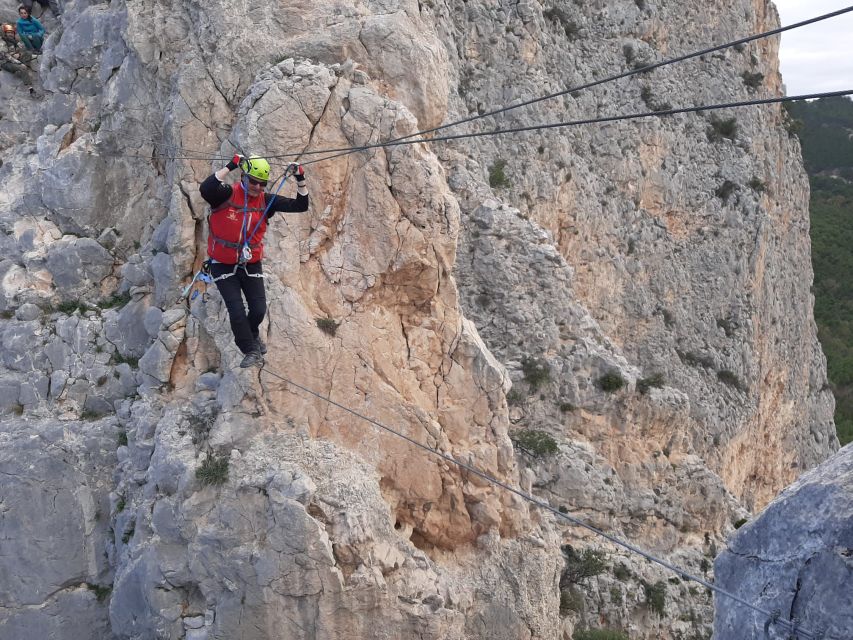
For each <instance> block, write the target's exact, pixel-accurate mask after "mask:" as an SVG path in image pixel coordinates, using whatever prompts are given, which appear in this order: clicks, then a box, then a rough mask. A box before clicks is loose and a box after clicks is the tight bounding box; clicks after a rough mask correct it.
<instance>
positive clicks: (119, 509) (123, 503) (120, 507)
mask: <svg viewBox="0 0 853 640" xmlns="http://www.w3.org/2000/svg"><path fill="white" fill-rule="evenodd" d="M126 506H127V501H126V500H125V499H124V498H119V499H118V502H116V513H121V512H122V511H124V508H125V507H126Z"/></svg>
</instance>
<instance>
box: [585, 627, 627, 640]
mask: <svg viewBox="0 0 853 640" xmlns="http://www.w3.org/2000/svg"><path fill="white" fill-rule="evenodd" d="M572 640H629V638H628V636H627V635H625V634H624V633H623V632H621V631H614V630H612V629H586V630H580V629H579V630H577V631H575V632H574V633H573V634H572Z"/></svg>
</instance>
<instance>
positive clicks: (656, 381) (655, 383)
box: [637, 373, 663, 395]
mask: <svg viewBox="0 0 853 640" xmlns="http://www.w3.org/2000/svg"><path fill="white" fill-rule="evenodd" d="M662 386H663V374H662V373H655V374H653V375H651V376H649V377H648V378H640V379H639V380H637V391H639V392H640V393H642V394H643V395H646V394H647V393H648V392H649V389H651V388H652V387H654V388H655V389H660V388H661V387H662Z"/></svg>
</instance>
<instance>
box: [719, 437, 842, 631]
mask: <svg viewBox="0 0 853 640" xmlns="http://www.w3.org/2000/svg"><path fill="white" fill-rule="evenodd" d="M715 574H716V577H717V584H719V585H720V586H721V587H723V588H725V589H727V590H728V591H731V592H733V593H736V594H738V595H739V596H740V597H742V598H744V599H746V600H748V601H749V602H752V603H753V604H756V605H758V606H760V607H762V608H763V609H765V610H767V611H779V612H780V613H781V614H782V616H783V617H784V618H785V619H789V620H790V619H796V620H797V621H798V622H799V623H800V624H801V625H802V627H803V629H806V630H808V631H810V632H813V633H818V632H821V631H822V632H823V633H824V636H823V637H824V638H827V639H829V638H838V639H839V640H840V639H841V638H847V637H849V636H850V629H852V628H853V446H849V445H848V446H846V447H844V448H843V449H842V450H841V451H839V452H838V453H837V454H835V456H833V457H832V458H830V459H829V460H827V461H826V462H824V463H823V464H822V465H820V466H819V467H818V468H817V469H813V470H812V471H810V472H808V473H806V474H805V475H803V477H801V478H800V479H799V480H797V481H796V482H795V483H794V484H792V485H791V486H790V487H788V488H787V489H785V490H784V491H783V492H782V493H781V494H779V496H778V497H776V499H775V500H773V502H771V503H770V504H769V505H768V506H767V508H766V509H765V510H764V512H762V513H761V515H760V516H759V517H758V518H756V519H755V520H754V521H753V522H750V523H748V524H746V525H745V526H744V527H743V528H741V529H740V530H739V531H738V532H737V534H735V535H734V537H733V538H732V539H731V540H730V541H729V544H728V548H727V549H726V550H725V551H724V552H723V553H722V554H720V556H719V557H718V558H717V562H716V563H715ZM716 604H717V610H716V616H715V618H714V637H715V638H720V639H721V640H726V639H728V638H732V639H733V638H764V637H765V635H764V629H763V626H762V623H763V621H761V620H757V617H758V614H755V613H754V612H752V611H750V610H748V609H746V608H744V607H742V606H741V605H738V604H737V603H734V602H732V601H730V600H728V599H726V598H721V597H718V598H717V603H716ZM789 635H790V634H789V632H788V631H786V630H785V629H784V628H782V627H781V626H780V625H771V633H770V637H771V638H787V637H788V636H789Z"/></svg>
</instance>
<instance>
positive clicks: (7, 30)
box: [0, 24, 33, 92]
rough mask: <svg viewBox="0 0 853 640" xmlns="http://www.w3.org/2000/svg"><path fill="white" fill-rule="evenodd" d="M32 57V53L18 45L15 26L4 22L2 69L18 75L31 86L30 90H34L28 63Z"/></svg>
mask: <svg viewBox="0 0 853 640" xmlns="http://www.w3.org/2000/svg"><path fill="white" fill-rule="evenodd" d="M31 59H32V56H31V54H30V53H29V52H27V51H25V50H23V49H21V48H20V47H19V46H18V41H17V39H16V37H15V27H14V26H13V25H11V24H4V25H3V38H2V39H0V69H2V70H3V71H8V72H9V73H12V74H14V75H16V76H18V78H20V79H21V82H23V83H24V84H25V85H26V86H28V87H30V92H32V84H33V79H32V76H31V75H30V69H29V67H27V63H28V62H29V61H30V60H31Z"/></svg>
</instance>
